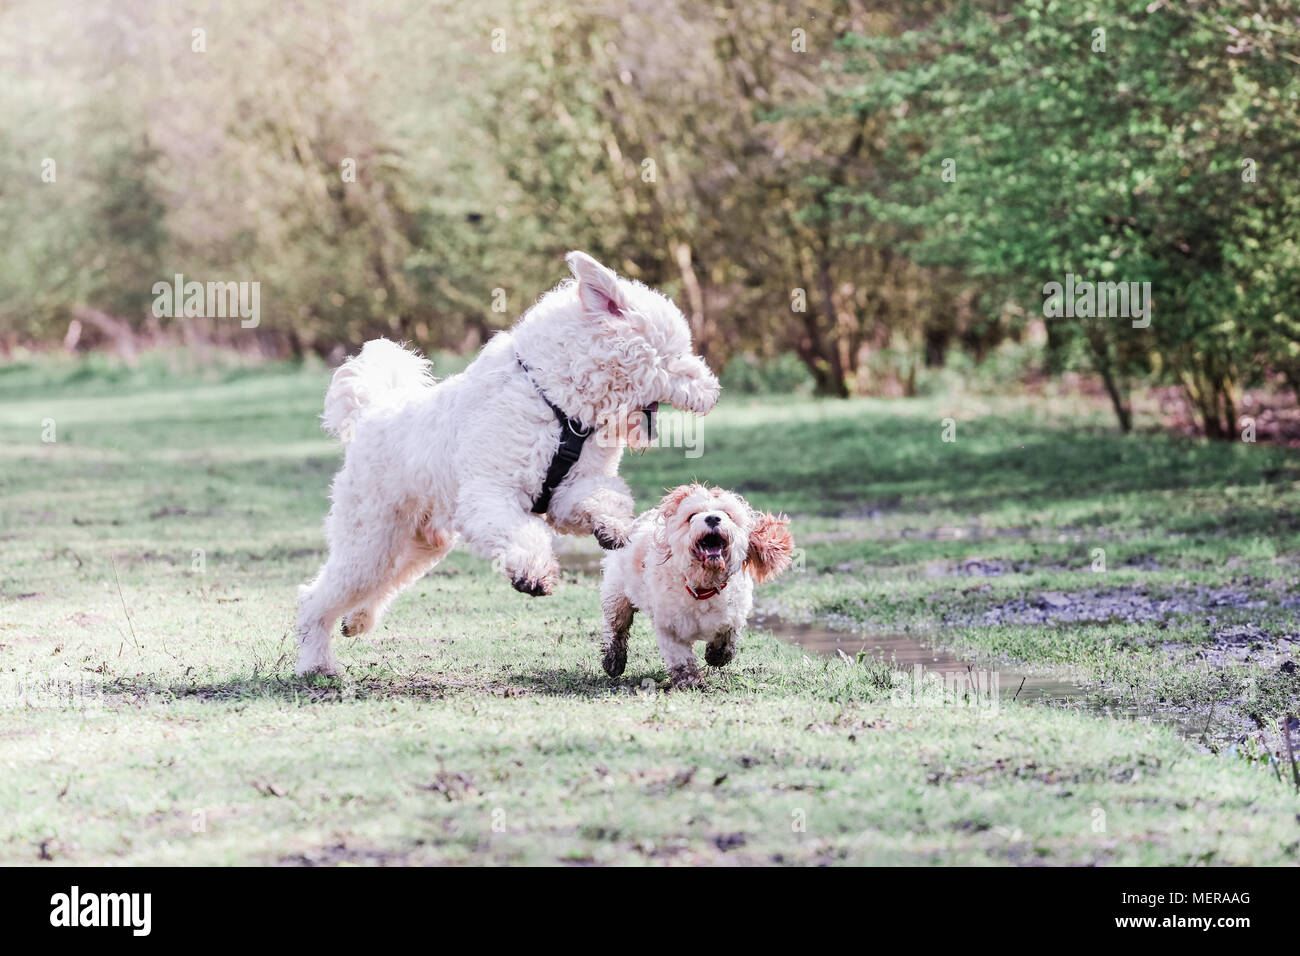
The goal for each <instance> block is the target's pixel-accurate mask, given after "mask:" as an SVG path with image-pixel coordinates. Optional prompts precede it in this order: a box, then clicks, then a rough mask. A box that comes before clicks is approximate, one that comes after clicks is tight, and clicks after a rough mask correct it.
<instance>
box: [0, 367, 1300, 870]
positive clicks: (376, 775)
mask: <svg viewBox="0 0 1300 956" xmlns="http://www.w3.org/2000/svg"><path fill="white" fill-rule="evenodd" d="M325 381H326V373H325V372H324V371H323V370H321V369H319V368H305V369H292V368H286V367H282V366H270V367H251V368H240V367H238V366H231V365H227V366H224V367H218V368H217V369H215V370H209V371H203V372H198V371H196V370H194V369H193V368H191V367H189V366H184V365H182V366H178V367H173V368H168V367H166V364H165V363H163V364H160V363H158V362H154V361H152V360H148V361H146V363H144V365H142V367H141V368H140V369H137V370H135V371H124V370H121V369H120V368H118V367H117V366H113V365H112V364H111V363H106V362H97V363H93V364H90V365H84V364H82V365H68V364H55V363H50V362H42V363H37V364H32V365H26V366H12V367H9V368H5V369H0V502H2V505H3V506H2V508H0V695H2V696H0V702H2V703H0V767H3V772H0V862H4V863H20V864H38V863H42V860H43V859H44V858H49V860H51V861H52V863H53V864H59V863H71V864H77V863H81V864H101V863H131V864H145V863H186V864H220V863H273V862H289V863H307V862H313V863H444V862H451V863H512V862H514V863H519V862H522V863H587V862H595V863H691V864H698V863H704V864H709V863H789V864H795V863H1031V862H1038V863H1053V864H1073V863H1130V864H1133V863H1137V864H1148V863H1149V864H1168V863H1173V864H1188V863H1213V864H1218V863H1237V864H1242V863H1254V864H1267V863H1286V862H1295V860H1296V857H1297V853H1298V852H1300V823H1297V813H1300V799H1298V798H1297V796H1296V795H1295V793H1294V792H1293V790H1292V788H1291V787H1290V784H1289V782H1287V781H1286V774H1285V772H1284V771H1282V770H1281V768H1280V767H1279V766H1278V765H1277V764H1276V763H1275V762H1274V763H1272V764H1270V763H1269V761H1268V759H1267V751H1269V750H1274V751H1276V750H1277V746H1278V739H1277V737H1276V735H1274V736H1272V737H1269V736H1268V735H1267V734H1264V735H1261V734H1260V733H1259V732H1258V731H1254V732H1253V736H1252V735H1251V733H1250V732H1249V728H1248V731H1247V733H1246V736H1247V739H1246V740H1245V742H1244V743H1241V744H1237V745H1235V746H1230V745H1231V744H1232V741H1233V739H1234V738H1233V736H1232V735H1233V734H1236V735H1237V736H1240V735H1241V734H1239V733H1237V731H1236V730H1234V728H1235V727H1237V726H1238V725H1241V724H1243V723H1246V724H1249V722H1250V721H1252V720H1253V719H1254V717H1258V718H1259V719H1260V720H1262V721H1263V722H1264V723H1265V725H1266V726H1275V725H1276V721H1277V718H1278V717H1280V716H1281V715H1282V714H1284V713H1286V712H1287V711H1288V710H1291V711H1294V710H1295V709H1296V707H1297V705H1296V698H1297V690H1298V688H1300V681H1298V680H1297V678H1296V677H1295V676H1294V675H1292V674H1290V673H1287V672H1286V671H1285V670H1284V669H1282V668H1280V667H1279V659H1278V658H1279V655H1282V656H1285V655H1286V654H1287V653H1289V645H1288V643H1287V642H1288V640H1289V639H1290V637H1289V636H1297V635H1296V621H1295V611H1294V610H1293V609H1290V608H1289V606H1288V605H1286V603H1285V601H1284V598H1285V597H1286V595H1293V594H1295V592H1296V587H1295V581H1296V575H1297V571H1296V568H1297V564H1296V562H1297V558H1298V557H1300V526H1298V523H1297V519H1296V517H1295V516H1296V515H1297V514H1300V490H1298V482H1300V464H1298V463H1297V460H1296V458H1295V457H1294V456H1293V455H1287V454H1285V453H1283V452H1279V451H1277V450H1275V449H1269V448H1265V447H1257V446H1245V445H1209V444H1204V443H1197V442H1188V441H1181V440H1175V439H1170V438H1167V437H1164V436H1160V435H1139V436H1133V437H1130V438H1127V439H1124V438H1120V437H1118V436H1116V435H1114V434H1113V433H1111V432H1110V431H1109V430H1108V429H1107V428H1105V427H1103V425H1102V422H1103V421H1104V420H1102V419H1096V418H1093V417H1090V416H1089V415H1086V414H1085V415H1079V414H1075V415H1073V417H1065V416H1064V414H1063V410H1061V409H1057V408H1056V407H1055V406H1052V405H1038V406H1035V407H1032V408H1028V407H1022V406H1020V405H1019V404H1017V403H1015V402H1011V401H1005V402H997V401H993V400H987V399H986V400H982V402H981V404H980V405H978V406H975V405H971V404H969V403H966V402H963V403H957V402H955V401H954V402H950V403H948V402H945V400H944V399H940V398H927V399H918V400H910V401H896V402H886V401H860V402H848V403H840V402H833V403H819V402H815V401H811V400H807V399H798V400H786V401H775V400H754V399H749V398H747V397H739V396H737V397H733V398H724V401H723V402H722V404H721V406H720V407H719V409H718V410H717V411H716V412H714V414H712V415H711V416H709V417H708V418H707V419H705V420H704V421H703V422H701V432H700V438H701V439H702V441H703V445H702V449H703V455H702V456H701V457H698V458H688V457H686V456H685V455H684V454H683V451H682V450H681V449H671V448H666V449H655V450H652V451H650V452H648V453H647V454H645V455H644V456H640V457H631V458H629V459H628V460H627V462H626V464H625V468H624V473H625V475H626V477H627V478H628V480H629V482H630V483H631V484H632V486H633V488H634V490H635V492H636V494H637V497H638V501H639V503H640V504H641V505H642V506H649V505H650V504H651V503H652V502H653V501H654V500H655V499H656V498H657V497H658V495H659V494H660V493H661V491H662V489H663V488H664V487H666V486H668V485H671V484H676V483H678V482H680V481H682V480H686V479H689V478H692V477H699V478H703V479H707V480H710V481H713V482H715V483H718V484H723V485H729V486H732V487H735V488H738V489H739V490H741V491H742V492H743V493H744V494H745V495H746V496H747V497H749V499H750V500H751V502H752V503H753V504H755V505H757V506H761V507H765V508H781V509H785V510H787V511H789V512H791V513H792V514H793V515H795V522H794V529H795V532H796V537H797V538H798V540H799V543H800V545H801V546H802V547H803V548H804V554H803V555H802V560H801V565H802V566H801V567H800V568H799V569H797V570H796V571H795V572H792V573H790V574H788V575H786V576H785V577H784V578H783V579H782V580H781V581H780V582H778V583H777V584H775V585H773V586H771V587H769V588H766V589H764V590H763V591H762V592H760V601H761V603H763V604H764V605H766V606H767V607H769V608H776V609H779V610H781V611H783V612H784V613H785V614H786V615H787V616H789V617H791V618H797V619H823V618H829V619H832V620H834V621H837V622H839V623H841V624H844V625H846V626H847V625H855V626H859V627H864V628H867V629H870V630H880V631H898V630H915V631H918V632H923V633H926V634H929V635H930V636H931V637H932V639H933V640H934V641H935V642H936V643H940V644H944V645H948V646H951V647H955V648H957V649H959V650H960V651H962V652H963V653H966V654H969V655H970V656H971V657H972V658H973V659H975V660H978V661H981V662H991V663H992V664H993V665H994V666H1000V665H1001V664H1014V665H1015V666H1016V667H1017V668H1018V669H1021V670H1026V669H1028V670H1041V671H1043V672H1052V673H1059V674H1061V675H1064V676H1068V677H1071V678H1074V679H1076V680H1079V681H1082V682H1083V683H1084V684H1085V686H1087V687H1088V688H1089V690H1090V693H1091V697H1090V699H1088V700H1086V701H1084V702H1082V703H1081V705H1080V706H1076V707H1068V708H1067V707H1049V706H1043V705H1027V704H1025V703H1023V702H1015V703H1011V702H1006V703H1004V704H1003V706H1001V707H999V708H996V709H994V708H991V707H989V706H987V704H983V705H972V704H970V703H962V702H957V701H952V700H942V699H931V698H926V699H922V700H919V701H918V700H914V699H912V698H911V697H910V696H909V695H908V694H907V693H906V692H905V686H904V684H903V683H901V678H899V677H896V676H895V675H894V674H893V673H892V672H891V671H890V670H889V669H888V668H886V667H885V666H883V665H881V664H876V663H872V662H870V661H867V660H864V661H862V662H850V661H844V660H841V659H839V658H824V657H812V656H809V655H806V654H804V653H802V652H801V651H800V650H799V649H798V648H795V647H791V646H789V645H787V644H785V643H784V642H782V641H779V640H778V639H776V638H775V637H773V636H772V635H771V634H770V633H765V632H763V631H762V630H758V631H755V632H752V633H750V634H749V635H747V637H746V638H745V640H744V642H743V643H742V645H741V653H740V655H739V656H738V657H737V659H736V661H735V662H733V664H732V665H731V666H729V667H728V668H726V669H723V670H721V671H711V672H709V674H708V676H707V684H708V687H707V690H706V691H705V692H702V693H675V692H665V691H664V690H663V689H662V688H661V686H660V685H661V682H662V681H663V680H664V678H665V676H666V675H665V673H664V670H663V667H662V662H661V660H660V659H659V656H658V654H657V652H656V650H655V648H654V643H653V640H652V638H651V636H650V634H649V632H648V629H647V628H646V625H645V623H644V621H641V622H639V623H638V625H637V629H636V631H635V633H634V637H633V642H632V649H631V655H630V659H629V663H628V669H627V673H626V675H625V676H624V678H623V679H621V680H619V681H617V682H614V681H610V680H608V679H607V678H605V676H604V674H603V673H602V672H601V671H600V667H599V661H598V654H597V652H596V649H595V642H596V634H597V629H598V625H599V619H598V601H597V580H596V579H595V578H594V577H592V576H589V575H582V574H578V573H568V574H566V576H565V581H564V583H563V585H562V586H561V588H560V589H559V591H558V593H557V594H556V595H554V596H552V597H550V598H545V599H535V600H534V599H527V598H524V597H523V596H521V595H518V594H516V593H515V592H514V591H512V590H511V589H510V587H509V584H508V583H507V582H506V581H504V580H502V579H501V578H499V577H497V576H494V575H493V574H491V573H490V571H489V569H488V567H487V565H486V563H485V562H482V561H479V560H477V559H475V558H472V557H470V556H468V555H466V554H463V553H457V554H454V555H453V556H452V557H451V558H450V559H449V560H448V561H447V562H446V563H444V564H443V565H442V566H440V567H439V568H438V569H437V570H436V571H435V572H434V573H433V574H432V575H430V576H428V577H426V578H425V579H424V580H423V581H421V582H420V583H419V584H417V585H416V586H415V587H413V588H412V589H411V590H410V591H409V592H407V593H406V594H405V595H404V596H403V597H402V598H401V599H400V600H399V601H398V603H397V604H396V605H395V607H394V609H393V610H392V612H391V613H390V615H389V617H388V618H387V620H386V621H385V624H384V626H383V627H382V628H381V629H380V631H379V632H378V633H376V634H371V635H367V636H365V637H364V638H359V639H351V640H344V639H342V638H340V639H339V641H340V658H341V660H342V662H343V664H344V666H345V668H346V670H347V675H346V677H345V678H344V679H342V680H320V679H315V680H299V679H296V678H295V677H294V676H293V673H292V662H293V657H294V647H293V639H292V635H291V623H292V617H293V601H294V590H295V587H296V585H297V584H298V583H300V582H301V581H303V580H305V579H306V578H308V577H309V576H310V575H311V574H312V573H313V572H314V571H315V569H316V567H317V565H318V563H319V561H320V559H321V547H322V540H321V533H320V522H321V518H322V517H323V514H324V511H325V508H326V500H325V491H326V488H327V486H328V483H329V479H330V477H331V476H332V474H333V472H334V469H335V467H336V465H337V461H338V452H337V449H336V448H335V447H333V446H332V445H331V444H329V443H328V442H327V441H326V439H325V438H324V436H323V435H322V434H321V433H320V431H319V429H318V427H317V421H316V415H317V414H318V413H319V407H320V399H321V395H322V390H323V387H324V384H325ZM1073 411H1074V412H1077V411H1078V410H1077V409H1076V410H1073ZM947 417H952V418H955V419H957V441H956V442H953V443H945V442H943V441H941V440H940V434H941V428H942V426H941V424H940V423H941V419H943V418H947ZM48 420H52V421H53V423H54V429H55V437H56V439H57V440H56V441H55V442H53V443H43V442H42V440H41V439H42V431H43V429H47V428H48ZM1095 548H1103V549H1104V550H1105V558H1106V565H1107V568H1108V570H1107V571H1106V572H1105V573H1097V572H1094V571H1092V570H1091V562H1092V553H1093V550H1094V549H1095ZM973 560H979V561H983V562H986V563H989V562H1002V563H1003V564H1005V565H1006V567H1007V571H1006V573H1004V574H1002V575H1001V576H997V577H972V576H967V575H962V574H961V573H959V572H960V569H961V567H962V562H964V561H965V562H970V561H973ZM1192 585H1201V586H1202V587H1204V588H1212V589H1213V588H1218V589H1223V588H1238V589H1243V590H1247V591H1249V592H1250V593H1252V594H1258V595H1260V596H1261V606H1260V607H1258V608H1250V609H1240V608H1237V609H1218V610H1215V611H1213V612H1212V613H1214V614H1215V615H1216V616H1217V619H1216V620H1215V621H1214V622H1213V623H1206V617H1207V614H1206V613H1203V612H1201V611H1200V610H1198V611H1197V613H1189V614H1185V615H1178V616H1176V617H1174V618H1172V619H1171V620H1170V621H1169V622H1167V624H1166V626H1165V627H1164V628H1161V627H1158V626H1156V625H1155V624H1151V623H1145V624H1144V623H1125V622H1118V621H1102V622H1092V623H1085V624H1073V625H1047V626H1043V625H1038V626H1032V625H1023V626H1017V625H999V626H991V627H990V626H983V625H982V624H979V623H971V620H974V619H978V618H979V617H980V615H982V614H984V613H986V612H987V611H988V610H989V609H990V608H996V607H997V606H999V605H1002V604H1005V603H1007V602H1008V601H1011V600H1015V599H1019V598H1027V599H1033V597H1034V596H1036V595H1040V594H1042V593H1043V592H1045V591H1048V592H1054V593H1066V594H1068V593H1072V592H1082V591H1088V590H1101V591H1106V590H1108V589H1113V588H1116V587H1120V586H1125V587H1137V586H1145V587H1147V588H1148V590H1149V593H1150V594H1152V595H1160V594H1165V593H1169V594H1179V593H1182V592H1183V591H1185V589H1186V588H1187V587H1189V586H1192ZM945 619H947V620H949V621H958V620H959V621H960V622H959V623H949V624H944V623H943V622H944V620H945ZM1229 624H1231V625H1233V626H1237V625H1240V626H1245V625H1254V626H1255V627H1256V628H1258V629H1260V630H1261V631H1262V632H1263V633H1265V634H1267V637H1265V638H1261V639H1259V640H1258V641H1256V642H1255V643H1258V644H1259V645H1260V647H1259V649H1258V650H1255V651H1249V650H1248V651H1247V653H1246V655H1245V656H1246V659H1242V660H1238V659H1235V658H1234V659H1233V660H1231V661H1226V662H1225V661H1221V660H1219V659H1218V658H1217V656H1216V654H1217V650H1216V649H1217V648H1219V647H1220V642H1218V641H1217V639H1216V636H1215V635H1216V630H1219V629H1222V627H1224V626H1227V625H1229ZM1297 637H1300V636H1297ZM1198 653H1199V654H1201V655H1202V657H1200V658H1198V657H1197V654H1198ZM1238 656H1240V655H1238ZM1094 703H1101V704H1118V705H1120V706H1121V707H1122V708H1124V709H1126V710H1137V711H1140V712H1148V713H1149V712H1155V711H1159V710H1160V709H1161V708H1166V709H1168V708H1176V709H1180V713H1185V714H1191V715H1194V716H1195V717H1196V719H1197V720H1198V721H1199V720H1200V715H1201V714H1202V713H1204V714H1207V715H1208V717H1207V724H1213V725H1214V727H1215V728H1216V729H1217V730H1219V731H1220V732H1219V733H1217V734H1215V733H1208V734H1207V735H1206V742H1207V744H1208V746H1201V745H1197V744H1195V743H1190V742H1187V741H1185V740H1184V739H1183V738H1181V737H1179V736H1178V735H1177V734H1176V733H1175V732H1174V730H1173V729H1171V728H1170V727H1168V726H1165V725H1163V724H1151V723H1146V722H1141V721H1134V720H1127V719H1113V718H1108V717H1105V716H1097V715H1095V714H1094V713H1092V712H1091V711H1090V709H1089V708H1090V707H1091V705H1092V704H1094ZM1252 715H1253V716H1252ZM1210 750H1213V751H1214V752H1209V751H1210ZM1260 758H1262V759H1260ZM42 865H51V864H50V863H43V864H42Z"/></svg>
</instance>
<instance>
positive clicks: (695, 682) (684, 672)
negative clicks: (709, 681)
mask: <svg viewBox="0 0 1300 956" xmlns="http://www.w3.org/2000/svg"><path fill="white" fill-rule="evenodd" d="M668 677H669V679H670V680H671V681H672V684H673V690H700V689H702V688H703V687H704V681H703V680H701V679H700V672H699V670H697V669H696V668H695V666H694V665H682V666H680V667H673V668H670V669H669V671H668Z"/></svg>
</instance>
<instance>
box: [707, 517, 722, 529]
mask: <svg viewBox="0 0 1300 956" xmlns="http://www.w3.org/2000/svg"><path fill="white" fill-rule="evenodd" d="M704 523H705V524H706V525H708V526H709V527H710V528H716V527H717V526H718V525H720V524H722V519H721V518H719V517H718V516H717V515H705V516H704Z"/></svg>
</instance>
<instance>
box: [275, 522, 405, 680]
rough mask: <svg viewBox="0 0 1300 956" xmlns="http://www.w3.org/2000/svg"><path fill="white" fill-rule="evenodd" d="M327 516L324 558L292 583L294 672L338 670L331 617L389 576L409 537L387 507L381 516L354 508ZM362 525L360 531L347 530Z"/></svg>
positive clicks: (365, 598) (368, 596)
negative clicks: (302, 581) (316, 569)
mask: <svg viewBox="0 0 1300 956" xmlns="http://www.w3.org/2000/svg"><path fill="white" fill-rule="evenodd" d="M367 519H368V520H367ZM330 520H331V524H332V530H333V531H334V533H332V534H331V535H330V539H331V540H330V555H329V559H328V560H327V561H326V562H325V566H324V567H323V568H321V570H320V573H319V574H317V575H316V578H315V580H313V581H312V582H311V583H310V584H306V585H303V586H302V587H301V588H299V589H298V626H297V629H298V666H297V668H296V671H297V673H298V674H300V675H301V674H327V675H337V674H338V673H339V665H338V661H337V659H336V658H335V657H334V652H333V650H332V649H331V648H330V632H331V631H332V630H333V627H334V622H335V621H337V620H338V619H339V617H340V616H341V615H343V614H345V613H347V612H348V611H350V610H352V609H353V608H357V607H361V606H362V605H364V604H367V603H368V602H370V601H371V600H373V599H374V597H375V596H376V595H377V594H378V593H380V592H381V591H382V589H383V588H384V587H385V585H387V584H388V583H389V582H391V581H392V580H393V578H394V577H395V576H396V574H397V570H398V567H399V562H401V560H402V558H403V557H404V555H405V553H406V548H407V544H408V542H409V540H410V530H409V528H407V529H403V528H402V522H401V521H400V517H399V516H397V515H392V514H391V513H390V515H389V516H388V520H387V521H383V522H381V521H379V520H377V517H376V516H375V515H365V516H358V515H355V514H349V515H348V521H347V522H344V521H343V520H341V516H340V515H338V514H335V513H331V515H330ZM362 528H363V529H364V533H359V534H354V533H351V532H353V531H355V530H357V529H362ZM340 531H342V532H343V533H339V532H340Z"/></svg>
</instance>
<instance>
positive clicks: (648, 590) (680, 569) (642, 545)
mask: <svg viewBox="0 0 1300 956" xmlns="http://www.w3.org/2000/svg"><path fill="white" fill-rule="evenodd" d="M788 524H789V519H787V518H784V517H777V516H773V515H770V514H762V513H759V512H755V511H754V510H753V509H751V508H750V507H749V505H748V504H747V503H746V502H745V500H744V499H743V498H741V497H740V496H739V495H737V494H735V493H733V492H730V491H723V490H721V489H718V488H711V487H706V486H704V485H682V486H680V487H678V488H675V489H673V490H672V491H671V492H669V493H668V495H667V496H666V497H665V498H664V500H663V501H662V502H661V503H660V505H659V507H658V508H655V509H654V510H652V511H647V512H645V513H643V514H642V515H641V516H640V517H638V518H637V519H636V523H635V524H634V525H633V528H632V535H631V538H630V539H629V541H628V546H627V547H626V548H623V549H622V550H621V551H615V552H611V553H610V554H608V555H606V556H605V560H604V562H603V568H604V578H603V580H602V581H601V588H600V600H601V608H602V610H603V612H604V626H603V629H602V635H601V640H602V650H603V661H602V663H603V665H604V668H605V672H606V673H607V674H609V676H611V677H618V676H619V675H621V674H622V673H623V668H624V667H625V666H626V664H627V638H628V633H629V632H630V630H631V627H632V619H633V617H634V615H635V612H636V611H643V612H645V613H646V614H648V615H650V618H651V620H652V621H653V624H654V631H655V639H656V640H657V641H658V643H659V651H660V653H661V654H662V655H663V658H664V663H665V664H667V665H668V676H669V678H670V679H671V680H672V682H673V685H674V686H677V687H693V686H698V685H699V683H700V675H699V669H698V667H697V665H696V660H695V643H696V642H697V641H703V642H705V645H706V646H705V652H704V657H705V660H706V661H707V662H708V663H709V664H712V665H714V666H717V667H721V666H723V665H724V664H726V663H728V662H729V661H730V660H731V658H732V657H733V656H734V655H735V653H736V644H737V641H738V640H739V639H740V636H741V633H742V632H743V631H744V628H745V621H746V620H748V618H749V612H750V611H751V610H752V609H753V605H754V584H755V583H758V582H762V581H765V580H767V579H768V578H771V577H775V576H776V575H778V574H780V573H781V572H782V571H784V570H785V569H786V568H787V567H789V565H790V557H791V552H792V550H793V547H794V539H793V538H792V537H791V535H790V532H789V530H788V527H787V526H788Z"/></svg>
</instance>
